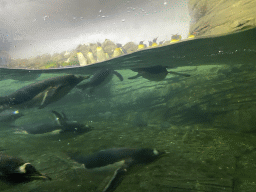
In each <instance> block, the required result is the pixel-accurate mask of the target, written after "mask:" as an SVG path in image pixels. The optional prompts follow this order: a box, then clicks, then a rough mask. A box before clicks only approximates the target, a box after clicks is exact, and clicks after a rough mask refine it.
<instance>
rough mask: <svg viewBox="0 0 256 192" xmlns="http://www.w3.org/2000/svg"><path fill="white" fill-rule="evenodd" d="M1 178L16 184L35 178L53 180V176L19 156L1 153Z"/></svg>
mask: <svg viewBox="0 0 256 192" xmlns="http://www.w3.org/2000/svg"><path fill="white" fill-rule="evenodd" d="M0 180H1V181H3V182H6V183H8V184H14V185H15V184H20V183H27V182H30V181H33V180H51V178H50V177H48V176H46V175H44V174H42V173H40V172H39V171H37V170H36V168H35V167H34V166H33V165H31V164H30V163H28V162H26V161H24V160H22V159H20V158H18V157H12V156H9V155H7V154H3V153H0Z"/></svg>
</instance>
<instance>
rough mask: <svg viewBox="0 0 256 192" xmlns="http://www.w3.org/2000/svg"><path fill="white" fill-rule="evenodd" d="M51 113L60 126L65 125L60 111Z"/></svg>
mask: <svg viewBox="0 0 256 192" xmlns="http://www.w3.org/2000/svg"><path fill="white" fill-rule="evenodd" d="M52 113H53V114H54V115H55V117H56V120H57V123H58V124H59V125H60V126H63V125H66V121H65V120H64V118H63V117H62V115H61V114H60V113H58V112H57V111H52Z"/></svg>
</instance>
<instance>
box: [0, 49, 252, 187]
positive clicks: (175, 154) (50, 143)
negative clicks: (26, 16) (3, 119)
mask: <svg viewBox="0 0 256 192" xmlns="http://www.w3.org/2000/svg"><path fill="white" fill-rule="evenodd" d="M237 46H238V47H237V48H239V45H237ZM191 49H192V47H191ZM252 51H254V52H255V49H254V50H252ZM246 54H247V52H245V53H244V55H242V54H239V55H235V56H234V57H235V58H233V60H237V61H239V62H238V63H236V64H234V65H230V64H229V63H227V64H228V65H227V64H226V63H225V62H224V61H225V58H223V60H221V61H220V60H216V61H215V63H212V64H211V65H200V66H198V65H196V66H182V67H179V68H177V69H174V70H173V71H176V72H183V73H188V74H190V75H191V77H189V78H187V77H179V76H174V75H171V74H169V75H168V76H167V77H166V79H165V80H163V81H159V82H153V81H148V80H146V79H143V78H142V77H141V78H138V79H135V80H128V79H127V78H128V77H131V76H133V75H135V74H136V73H134V72H132V71H131V70H129V69H122V70H118V72H120V73H121V74H122V75H123V77H124V81H123V82H120V81H119V80H118V78H116V77H114V78H113V80H112V81H111V82H110V83H109V85H108V86H106V87H104V88H102V89H100V90H97V91H96V92H95V93H94V94H93V95H92V96H88V94H87V92H86V91H85V92H80V91H79V90H78V89H76V88H74V89H73V90H72V91H71V93H69V94H68V95H67V96H65V97H64V98H62V99H61V100H60V101H58V102H56V103H53V104H50V105H49V106H47V107H46V108H44V109H36V108H32V109H26V110H23V111H22V112H23V113H24V114H25V116H24V117H21V118H19V119H17V120H16V121H15V122H13V125H15V126H16V127H14V126H12V125H7V124H3V125H1V130H0V147H1V149H4V150H5V152H6V153H8V154H9V155H13V156H18V157H21V158H22V159H24V160H26V161H28V162H30V163H31V164H33V165H34V166H35V167H36V168H37V169H38V170H39V171H40V172H42V173H46V174H47V175H49V176H50V177H51V178H52V181H46V182H42V181H33V182H30V183H27V184H21V185H17V186H8V185H5V184H1V185H0V189H1V191H11V192H18V191H22V192H23V191H31V192H32V191H33V192H70V191H77V192H80V191H88V192H89V191H98V190H99V191H100V190H102V189H103V188H104V185H105V184H106V183H107V182H108V181H109V179H110V177H111V176H112V175H113V171H112V172H111V171H109V172H101V173H99V172H88V171H86V170H85V169H83V167H81V165H79V164H77V163H75V162H74V161H72V160H71V159H69V158H68V157H67V156H66V152H68V151H82V152H83V153H84V154H90V153H93V152H97V151H99V150H103V149H108V148H113V147H133V148H146V147H149V148H156V149H157V150H160V151H165V152H166V155H165V156H163V157H162V158H160V159H158V160H157V161H155V162H153V163H150V164H148V165H144V166H138V167H134V168H133V169H132V170H131V171H130V172H129V174H127V175H126V176H125V178H124V180H123V181H122V183H121V184H120V185H119V186H118V188H117V189H116V191H117V192H118V191H145V192H146V191H147V192H153V191H159V192H168V191H209V192H210V191H230V192H236V191H254V190H255V187H256V184H255V182H256V177H255V171H256V169H255V166H256V165H255V159H256V152H255V146H256V143H255V141H256V135H255V133H256V126H255V125H256V118H255V117H256V99H255V96H256V87H255V79H256V78H255V77H256V70H255V62H252V60H251V59H250V58H249V59H248V60H249V62H247V61H248V60H247V61H246V59H245V58H247V56H248V57H250V56H251V52H250V53H249V54H248V55H246ZM144 57H145V55H144ZM209 57H210V56H209ZM207 58H208V57H207ZM162 59H163V60H164V58H162ZM243 59H244V60H245V63H242V62H241V61H242V60H243ZM142 60H143V57H142ZM195 60H196V59H195ZM206 60H207V59H206ZM166 62H167V61H166ZM200 62H202V60H201V61H200ZM103 64H104V63H103ZM168 70H169V71H170V70H171V69H168ZM16 74H18V73H17V72H16ZM58 75H61V74H58ZM52 76H56V74H51V73H49V74H42V75H41V76H40V77H39V78H37V79H36V80H31V81H19V80H13V79H6V80H2V81H1V82H0V87H1V96H3V95H7V94H9V93H12V92H13V91H15V90H17V89H19V88H21V87H23V86H25V85H28V84H30V83H32V82H35V81H38V80H43V79H46V78H49V77H52ZM51 110H56V111H59V112H61V111H63V112H65V113H66V114H67V116H68V118H69V119H70V120H76V121H79V122H80V123H83V124H87V125H90V126H92V127H94V128H93V130H92V131H91V132H88V133H84V134H82V135H76V134H51V133H48V134H43V135H29V134H21V133H20V132H17V128H19V127H22V126H23V125H25V124H27V123H33V122H35V123H36V122H37V121H53V117H52V114H51V112H50V111H51Z"/></svg>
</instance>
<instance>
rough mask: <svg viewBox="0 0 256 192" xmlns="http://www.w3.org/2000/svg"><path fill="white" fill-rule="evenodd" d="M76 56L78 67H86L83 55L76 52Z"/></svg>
mask: <svg viewBox="0 0 256 192" xmlns="http://www.w3.org/2000/svg"><path fill="white" fill-rule="evenodd" d="M76 54H77V58H78V61H79V64H80V66H86V65H87V59H86V58H85V57H84V55H83V53H81V52H77V53H76Z"/></svg>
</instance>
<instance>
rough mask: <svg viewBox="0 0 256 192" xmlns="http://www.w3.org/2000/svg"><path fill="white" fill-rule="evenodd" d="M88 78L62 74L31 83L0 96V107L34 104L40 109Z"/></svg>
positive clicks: (24, 106)
mask: <svg viewBox="0 0 256 192" xmlns="http://www.w3.org/2000/svg"><path fill="white" fill-rule="evenodd" d="M88 78H89V76H85V77H83V76H75V75H63V76H58V77H52V78H49V79H46V80H43V81H39V82H36V83H32V84H30V85H28V86H26V87H23V88H21V89H19V90H17V91H15V92H14V93H11V94H10V95H7V96H4V97H0V109H2V110H5V109H7V108H10V107H15V108H18V109H19V108H27V107H35V106H39V109H42V108H44V107H46V106H47V105H48V104H50V103H53V102H55V101H58V100H59V99H61V98H62V97H64V96H65V95H67V94H68V93H69V92H70V91H71V90H72V89H73V88H74V87H75V86H76V85H77V84H78V83H80V82H81V81H83V80H84V79H88Z"/></svg>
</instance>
